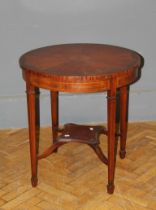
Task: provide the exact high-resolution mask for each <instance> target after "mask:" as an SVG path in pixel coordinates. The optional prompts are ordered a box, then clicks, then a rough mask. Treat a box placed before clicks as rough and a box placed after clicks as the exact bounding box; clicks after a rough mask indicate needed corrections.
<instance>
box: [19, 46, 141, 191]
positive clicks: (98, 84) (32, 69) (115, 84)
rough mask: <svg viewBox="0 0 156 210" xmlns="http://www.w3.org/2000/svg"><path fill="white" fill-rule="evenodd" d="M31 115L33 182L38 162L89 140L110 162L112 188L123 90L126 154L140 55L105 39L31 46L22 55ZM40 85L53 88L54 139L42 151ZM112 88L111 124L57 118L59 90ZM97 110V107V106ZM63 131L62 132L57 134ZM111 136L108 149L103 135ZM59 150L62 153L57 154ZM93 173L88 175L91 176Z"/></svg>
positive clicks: (34, 182)
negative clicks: (129, 102) (131, 94)
mask: <svg viewBox="0 0 156 210" xmlns="http://www.w3.org/2000/svg"><path fill="white" fill-rule="evenodd" d="M20 66H21V68H22V73H23V78H24V80H25V81H26V93H27V104H28V118H29V139H30V154H31V169H32V178H31V181H32V186H36V185H37V162H38V160H39V159H41V158H45V157H47V156H48V155H50V154H51V153H53V152H56V151H57V148H58V147H59V146H61V145H63V144H65V143H69V142H81V143H85V144H88V145H89V146H91V148H92V149H93V150H94V151H95V152H96V154H97V155H98V157H99V158H100V159H101V161H102V162H103V163H105V164H106V165H107V166H108V185H107V191H108V193H113V191H114V172H115V159H116V135H117V134H116V105H117V90H119V91H120V133H119V134H118V135H119V136H120V157H121V158H124V157H125V154H126V150H125V146H126V133H127V119H126V118H127V99H128V94H127V87H128V86H129V85H130V84H131V83H133V82H134V81H136V80H137V79H138V78H139V75H140V67H141V56H140V55H139V54H138V53H136V52H134V51H132V50H129V49H125V48H121V47H116V46H110V45H103V44H63V45H54V46H48V47H43V48H39V49H35V50H32V51H30V52H27V53H26V54H24V55H22V56H21V58H20ZM39 88H43V89H47V90H49V91H50V93H51V111H52V130H53V144H52V145H51V146H50V147H49V148H47V149H46V150H45V151H44V152H43V154H38V152H37V137H36V118H37V114H36V113H37V112H36V95H38V94H39ZM103 91H107V118H108V119H107V129H106V128H104V127H103V126H83V125H76V124H72V123H71V124H66V125H65V126H64V129H63V130H60V129H59V123H58V93H59V92H70V93H91V92H103ZM95 111H98V110H95ZM58 133H59V135H58ZM101 134H106V135H107V136H108V155H107V157H106V156H105V155H104V154H103V153H102V150H101V149H100V147H99V136H100V135H101ZM58 155H59V154H58ZM88 178H89V177H88Z"/></svg>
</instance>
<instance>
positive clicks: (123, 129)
mask: <svg viewBox="0 0 156 210" xmlns="http://www.w3.org/2000/svg"><path fill="white" fill-rule="evenodd" d="M127 101H128V91H127V86H124V87H121V88H120V157H121V158H122V159H123V158H125V155H126V138H127V106H128V104H127V103H128V102H127Z"/></svg>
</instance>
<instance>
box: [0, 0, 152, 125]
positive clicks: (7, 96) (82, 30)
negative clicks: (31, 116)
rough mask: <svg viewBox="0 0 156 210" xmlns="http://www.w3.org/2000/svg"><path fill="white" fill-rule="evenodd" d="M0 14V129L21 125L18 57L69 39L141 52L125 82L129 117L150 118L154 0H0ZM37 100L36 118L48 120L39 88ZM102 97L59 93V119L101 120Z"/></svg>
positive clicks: (24, 119) (21, 85)
mask: <svg viewBox="0 0 156 210" xmlns="http://www.w3.org/2000/svg"><path fill="white" fill-rule="evenodd" d="M0 15H1V18H0V73H1V74H0V128H7V127H26V126H27V113H26V100H25V84H24V82H23V80H22V75H21V70H20V68H19V66H18V58H19V56H20V55H21V54H23V53H24V52H25V51H28V50H30V49H33V48H38V47H41V46H45V45H52V44H58V43H73V42H93V43H107V44H114V45H120V46H124V47H127V48H131V49H133V50H136V51H138V52H139V53H140V54H142V55H143V56H144V58H145V65H144V68H143V71H142V78H141V79H140V81H138V82H137V83H136V84H134V85H132V86H131V94H130V110H129V118H130V120H131V121H141V120H155V119H156V111H155V107H156V82H155V80H156V78H155V77H156V70H155V61H156V56H155V55H156V41H155V37H156V24H155V21H156V1H155V0H148V1H147V0H141V1H140V0H131V1H129V0H118V1H116V0H77V1H76V0H75V1H73V0H13V1H10V0H1V1H0ZM41 100H42V102H41V117H42V121H41V122H42V124H43V125H48V124H49V123H50V108H49V93H48V92H46V91H42V94H41ZM105 102H106V100H105V95H104V94H88V95H71V94H65V95H64V94H63V95H61V96H60V121H61V123H63V122H77V121H78V122H102V121H106V112H105V111H106V103H105ZM95 109H96V110H97V111H96V112H95V111H94V110H95Z"/></svg>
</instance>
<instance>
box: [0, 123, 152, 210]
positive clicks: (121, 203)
mask: <svg viewBox="0 0 156 210" xmlns="http://www.w3.org/2000/svg"><path fill="white" fill-rule="evenodd" d="M106 138H107V137H106V136H104V135H102V136H101V138H100V146H101V148H102V150H103V151H104V152H105V153H106V152H107V141H106ZM50 144H51V128H41V135H40V151H43V150H44V149H45V148H46V147H47V146H49V145H50ZM155 163H156V122H144V123H131V124H129V127H128V138H127V154H126V157H125V159H123V160H121V159H120V158H119V156H118V157H117V164H116V174H115V192H114V194H113V195H108V194H107V192H106V185H107V166H106V165H104V164H103V163H102V162H101V161H100V160H99V159H98V158H97V156H96V154H94V152H93V151H92V149H91V148H90V147H89V146H87V145H85V144H80V143H69V144H66V145H64V146H62V147H60V148H59V150H58V152H57V153H54V154H52V155H51V156H49V157H47V158H46V159H43V160H40V161H39V166H38V178H39V183H38V186H37V187H36V188H32V187H31V183H30V177H31V174H30V158H29V142H28V130H27V129H7V130H1V131H0V210H53V209H54V210H57V209H58V210H110V209H115V210H135V209H136V210H155V209H156V190H155V189H156V165H155Z"/></svg>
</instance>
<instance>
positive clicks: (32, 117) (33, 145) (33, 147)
mask: <svg viewBox="0 0 156 210" xmlns="http://www.w3.org/2000/svg"><path fill="white" fill-rule="evenodd" d="M26 93H27V108H28V123H29V143H30V157H31V172H32V177H31V183H32V186H33V187H35V186H36V185H37V142H36V107H35V101H36V88H35V87H33V86H32V85H29V84H27V85H26Z"/></svg>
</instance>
